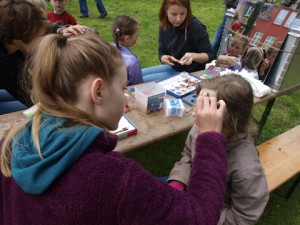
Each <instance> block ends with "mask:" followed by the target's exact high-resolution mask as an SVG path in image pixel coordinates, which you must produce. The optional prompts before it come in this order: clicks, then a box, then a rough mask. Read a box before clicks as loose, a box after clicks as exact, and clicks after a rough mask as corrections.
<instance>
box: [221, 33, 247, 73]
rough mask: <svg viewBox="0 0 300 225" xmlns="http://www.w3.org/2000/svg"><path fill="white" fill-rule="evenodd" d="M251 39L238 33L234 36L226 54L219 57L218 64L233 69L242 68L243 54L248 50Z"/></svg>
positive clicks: (238, 69) (239, 69)
mask: <svg viewBox="0 0 300 225" xmlns="http://www.w3.org/2000/svg"><path fill="white" fill-rule="evenodd" d="M248 44H249V41H248V39H247V38H246V37H243V36H240V35H237V36H233V40H232V42H231V43H230V47H229V48H228V50H227V53H226V55H219V56H218V58H217V66H218V65H219V66H222V67H225V68H228V69H230V70H232V71H236V70H237V71H241V70H242V62H241V60H242V56H243V54H244V53H245V51H246V50H247V47H248Z"/></svg>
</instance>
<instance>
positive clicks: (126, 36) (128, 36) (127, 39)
mask: <svg viewBox="0 0 300 225" xmlns="http://www.w3.org/2000/svg"><path fill="white" fill-rule="evenodd" d="M124 41H125V43H128V41H130V35H125V38H124Z"/></svg>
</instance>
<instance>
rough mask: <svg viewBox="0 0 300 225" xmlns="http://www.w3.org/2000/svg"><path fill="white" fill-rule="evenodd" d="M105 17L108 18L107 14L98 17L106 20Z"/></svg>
mask: <svg viewBox="0 0 300 225" xmlns="http://www.w3.org/2000/svg"><path fill="white" fill-rule="evenodd" d="M105 17H107V13H103V14H101V15H100V16H98V18H100V19H104V18H105Z"/></svg>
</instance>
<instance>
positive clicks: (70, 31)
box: [57, 25, 85, 38]
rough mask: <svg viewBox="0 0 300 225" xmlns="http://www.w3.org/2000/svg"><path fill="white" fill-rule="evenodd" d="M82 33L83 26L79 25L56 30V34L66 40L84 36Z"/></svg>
mask: <svg viewBox="0 0 300 225" xmlns="http://www.w3.org/2000/svg"><path fill="white" fill-rule="evenodd" d="M84 32H85V28H84V26H80V25H75V26H69V27H67V28H59V29H58V30H57V33H58V34H60V35H63V36H64V37H67V38H69V37H72V36H78V35H81V34H84Z"/></svg>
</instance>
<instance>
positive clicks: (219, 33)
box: [211, 8, 227, 58]
mask: <svg viewBox="0 0 300 225" xmlns="http://www.w3.org/2000/svg"><path fill="white" fill-rule="evenodd" d="M226 11H227V8H225V13H224V17H223V20H222V22H221V23H220V25H219V27H218V29H217V30H216V33H215V35H214V37H213V40H212V42H211V47H212V50H213V54H214V56H215V58H216V57H217V56H218V52H219V48H220V44H221V40H222V35H223V31H224V26H225V23H226Z"/></svg>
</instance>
